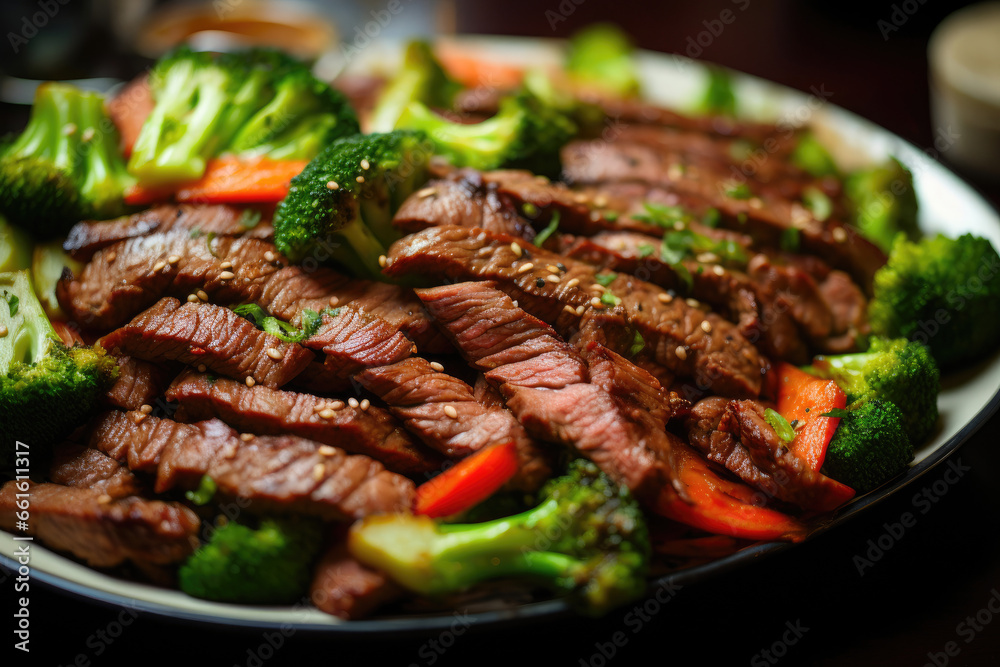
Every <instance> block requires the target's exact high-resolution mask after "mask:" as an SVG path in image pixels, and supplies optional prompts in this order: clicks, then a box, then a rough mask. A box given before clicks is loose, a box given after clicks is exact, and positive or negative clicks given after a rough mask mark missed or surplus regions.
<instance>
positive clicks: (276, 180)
mask: <svg viewBox="0 0 1000 667" xmlns="http://www.w3.org/2000/svg"><path fill="white" fill-rule="evenodd" d="M307 164H309V163H308V162H307V161H305V160H270V159H268V158H263V157H259V158H252V159H242V158H235V157H221V158H214V159H212V160H209V161H208V164H207V166H206V167H205V174H204V175H203V176H202V177H201V178H200V179H198V180H197V181H191V182H189V183H182V184H178V185H176V186H174V187H167V188H162V187H158V188H145V187H142V186H141V185H136V186H133V187H131V188H129V189H128V191H126V193H125V203H126V204H129V205H130V206H142V205H146V204H151V203H153V202H156V201H163V200H166V199H170V198H171V196H172V197H173V198H174V199H176V200H177V201H179V202H199V203H204V204H276V203H277V202H279V201H281V200H282V199H284V198H285V195H287V194H288V187H289V183H290V182H291V180H292V179H293V178H294V177H295V176H297V175H298V174H299V173H300V172H301V171H302V170H303V169H305V167H306V165H307Z"/></svg>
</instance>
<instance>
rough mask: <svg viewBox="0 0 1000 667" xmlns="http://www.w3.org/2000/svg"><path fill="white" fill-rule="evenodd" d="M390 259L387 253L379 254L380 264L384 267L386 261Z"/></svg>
mask: <svg viewBox="0 0 1000 667" xmlns="http://www.w3.org/2000/svg"><path fill="white" fill-rule="evenodd" d="M388 261H389V260H388V259H386V256H385V255H379V256H378V265H379V266H381V267H382V268H383V269H384V268H385V265H386V262H388Z"/></svg>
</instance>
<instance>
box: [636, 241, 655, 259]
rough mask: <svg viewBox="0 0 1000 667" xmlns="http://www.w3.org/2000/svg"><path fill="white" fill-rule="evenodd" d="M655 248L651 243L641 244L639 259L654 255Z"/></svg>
mask: <svg viewBox="0 0 1000 667" xmlns="http://www.w3.org/2000/svg"><path fill="white" fill-rule="evenodd" d="M654 250H655V248H654V247H653V244H651V243H640V244H639V257H649V256H650V255H652V254H653V251H654Z"/></svg>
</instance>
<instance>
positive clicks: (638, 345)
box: [628, 331, 646, 357]
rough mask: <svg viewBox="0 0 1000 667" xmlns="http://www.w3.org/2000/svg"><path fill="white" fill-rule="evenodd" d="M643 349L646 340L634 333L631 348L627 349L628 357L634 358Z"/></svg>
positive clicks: (639, 334)
mask: <svg viewBox="0 0 1000 667" xmlns="http://www.w3.org/2000/svg"><path fill="white" fill-rule="evenodd" d="M645 349H646V339H645V338H643V337H642V334H641V333H639V332H638V331H636V332H635V336H633V337H632V346H631V347H630V348H629V349H628V356H630V357H634V356H635V355H637V354H639V353H640V352H642V351H643V350H645Z"/></svg>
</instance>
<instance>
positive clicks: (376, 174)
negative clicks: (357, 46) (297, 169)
mask: <svg viewBox="0 0 1000 667" xmlns="http://www.w3.org/2000/svg"><path fill="white" fill-rule="evenodd" d="M431 153H432V147H431V146H430V144H429V143H428V142H427V141H426V139H425V138H424V137H423V135H421V134H419V133H416V132H403V131H397V132H389V133H386V134H367V135H355V136H352V137H346V138H343V139H339V140H337V141H335V142H333V143H332V144H330V145H329V146H327V147H326V148H325V149H324V150H323V152H321V153H320V154H319V155H317V156H316V158H314V159H313V161H312V162H310V163H309V164H308V165H307V166H306V168H305V169H303V170H302V173H300V174H299V175H298V176H296V177H295V178H293V179H292V183H291V187H290V188H289V192H288V196H286V197H285V198H284V199H283V200H282V201H281V203H279V204H278V208H277V210H276V211H275V214H274V241H275V243H276V244H277V246H278V249H279V250H280V251H281V252H283V253H284V254H285V255H286V256H287V257H288V258H289V259H291V260H292V261H300V260H302V259H303V258H304V257H305V256H306V255H307V254H309V253H314V254H315V256H316V257H323V258H325V257H332V258H333V259H334V260H336V261H337V262H340V263H341V264H343V265H344V266H346V267H347V268H348V269H349V270H350V271H351V272H353V273H354V274H355V275H358V276H362V277H369V278H379V277H380V276H381V273H380V267H379V256H381V255H384V254H385V252H386V250H385V249H386V248H387V247H388V246H389V244H391V243H392V242H393V241H395V240H396V239H397V238H398V234H397V232H396V231H395V229H393V227H392V216H393V214H394V213H395V211H396V209H398V208H399V206H400V204H402V203H403V200H404V199H406V197H408V196H409V195H410V193H412V192H413V191H414V190H415V189H417V188H418V187H420V186H421V185H422V184H423V183H424V182H425V181H426V180H427V162H428V160H429V158H430V155H431Z"/></svg>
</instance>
